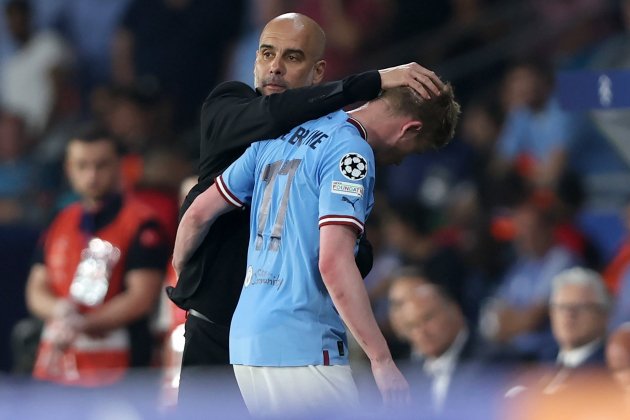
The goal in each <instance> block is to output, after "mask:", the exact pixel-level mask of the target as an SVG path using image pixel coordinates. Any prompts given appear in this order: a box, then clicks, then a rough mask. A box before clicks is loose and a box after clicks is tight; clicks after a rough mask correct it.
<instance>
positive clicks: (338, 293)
mask: <svg viewBox="0 0 630 420" xmlns="http://www.w3.org/2000/svg"><path fill="white" fill-rule="evenodd" d="M320 269H321V272H322V278H323V280H324V284H325V285H326V288H327V289H328V292H329V293H330V296H331V298H332V300H333V303H334V304H335V307H336V308H337V310H338V311H339V314H340V315H341V318H342V319H343V321H344V322H345V323H346V325H347V326H348V328H349V329H350V331H351V332H352V335H353V336H354V338H355V339H356V340H357V341H358V343H359V345H360V346H361V348H362V349H363V351H364V352H365V354H366V355H367V356H368V358H369V359H370V360H371V361H372V362H378V363H380V362H384V361H387V360H390V359H391V353H390V351H389V348H388V346H387V342H386V341H385V338H384V337H383V334H382V333H381V331H380V329H379V327H378V324H377V323H376V319H375V318H374V314H373V313H372V307H371V305H370V301H369V298H368V294H367V291H366V290H365V286H364V285H363V280H362V278H361V274H360V273H359V270H358V268H357V267H356V265H355V264H354V261H353V260H350V261H346V260H342V259H341V258H339V259H337V261H333V262H332V263H331V264H330V265H328V266H326V265H322V266H320Z"/></svg>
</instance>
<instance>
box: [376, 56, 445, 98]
mask: <svg viewBox="0 0 630 420" xmlns="http://www.w3.org/2000/svg"><path fill="white" fill-rule="evenodd" d="M378 72H379V73H380V75H381V89H391V88H395V87H400V86H409V87H410V88H412V89H413V90H415V91H416V92H418V94H419V95H420V96H422V97H423V98H425V99H430V98H431V97H432V96H438V95H440V93H441V92H442V90H443V89H444V83H443V82H442V81H441V80H440V78H439V77H438V76H437V74H435V73H434V72H432V71H431V70H429V69H427V68H424V67H422V66H421V65H420V64H418V63H409V64H403V65H400V66H396V67H389V68H387V69H382V70H379V71H378Z"/></svg>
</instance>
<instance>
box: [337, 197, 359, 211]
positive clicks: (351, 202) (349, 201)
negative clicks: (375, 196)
mask: <svg viewBox="0 0 630 420" xmlns="http://www.w3.org/2000/svg"><path fill="white" fill-rule="evenodd" d="M341 201H345V202H346V203H349V204H350V205H351V206H352V208H354V205H355V204H356V202H357V201H359V199H358V198H356V199H355V200H354V201H352V200H350V199H349V198H348V197H341Z"/></svg>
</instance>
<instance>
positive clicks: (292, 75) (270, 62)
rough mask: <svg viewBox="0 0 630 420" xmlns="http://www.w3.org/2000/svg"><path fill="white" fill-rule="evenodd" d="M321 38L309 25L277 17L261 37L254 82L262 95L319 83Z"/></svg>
mask: <svg viewBox="0 0 630 420" xmlns="http://www.w3.org/2000/svg"><path fill="white" fill-rule="evenodd" d="M322 42H323V39H322V37H321V36H320V34H319V33H318V32H317V28H316V27H314V26H313V25H312V24H310V22H306V21H302V20H300V19H296V18H289V17H286V18H276V19H274V20H272V21H271V22H269V23H268V24H267V26H266V27H265V29H264V30H263V32H262V34H261V36H260V43H259V47H258V51H257V52H256V65H255V67H254V83H255V85H256V89H258V90H259V91H260V92H261V93H262V94H263V95H269V94H272V93H281V92H284V91H285V90H287V89H293V88H298V87H304V86H310V85H313V84H317V83H320V82H321V81H322V79H323V77H324V70H325V67H326V62H325V61H324V60H322V59H321V57H322V54H323V45H322Z"/></svg>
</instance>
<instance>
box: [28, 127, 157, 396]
mask: <svg viewBox="0 0 630 420" xmlns="http://www.w3.org/2000/svg"><path fill="white" fill-rule="evenodd" d="M66 171H67V176H68V179H69V181H70V183H71V185H72V187H73V188H74V190H75V191H76V193H77V194H78V195H79V196H80V202H79V203H75V204H73V205H71V206H69V207H67V208H65V209H64V210H63V211H62V212H61V213H60V214H59V215H58V216H57V217H56V218H55V220H54V221H53V222H52V224H51V225H50V226H49V228H48V230H47V232H46V234H45V236H44V237H43V239H42V241H41V243H40V247H39V249H38V252H37V254H36V257H35V263H34V264H33V266H32V269H31V272H30V274H29V278H28V282H27V287H26V300H27V305H28V308H29V310H30V311H31V313H32V314H33V315H34V316H36V317H37V318H40V319H42V320H44V321H45V326H44V330H43V332H42V337H41V343H40V347H39V351H38V355H37V359H36V362H35V369H34V376H35V377H36V378H38V379H41V380H47V381H52V382H57V383H61V384H68V385H79V386H101V385H106V384H111V383H113V382H116V381H118V380H120V379H121V378H122V377H123V375H124V373H125V372H126V371H127V369H128V368H129V367H134V366H148V364H149V361H150V357H151V351H152V347H151V346H152V339H151V336H150V333H149V329H148V323H147V317H148V315H149V314H150V313H151V311H152V310H153V309H154V307H155V304H156V302H157V298H158V295H159V292H160V286H161V284H162V279H163V274H164V270H165V268H166V264H167V258H168V252H169V247H168V243H167V241H166V238H165V235H164V232H163V229H162V227H161V226H160V224H159V222H158V219H157V217H156V216H155V215H154V213H153V211H152V210H151V209H150V208H148V207H146V206H145V205H143V204H141V203H139V202H138V201H135V200H133V199H131V198H128V197H126V196H123V195H122V194H121V192H120V190H119V182H120V156H119V149H118V146H117V144H116V142H115V141H114V140H113V139H112V137H111V136H110V135H109V134H108V133H106V132H103V131H100V130H97V129H89V130H86V131H85V132H83V133H79V134H78V135H77V136H75V137H73V138H72V139H71V140H70V142H69V143H68V147H67V155H66Z"/></svg>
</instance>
